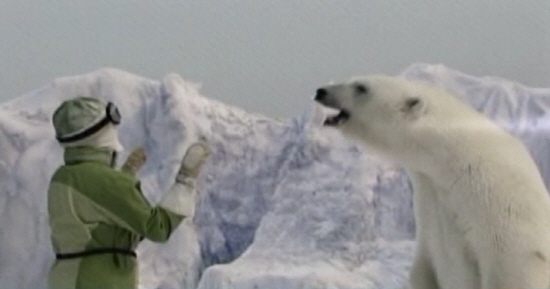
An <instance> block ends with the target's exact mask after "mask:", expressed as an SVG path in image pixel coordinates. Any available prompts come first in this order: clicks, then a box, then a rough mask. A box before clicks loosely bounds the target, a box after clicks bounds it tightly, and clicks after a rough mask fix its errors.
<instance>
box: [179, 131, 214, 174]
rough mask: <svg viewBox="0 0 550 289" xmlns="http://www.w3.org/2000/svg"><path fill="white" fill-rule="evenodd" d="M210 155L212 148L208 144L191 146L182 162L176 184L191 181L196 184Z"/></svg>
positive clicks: (199, 143) (197, 143) (201, 143)
mask: <svg viewBox="0 0 550 289" xmlns="http://www.w3.org/2000/svg"><path fill="white" fill-rule="evenodd" d="M209 155H210V147H209V146H208V143H206V142H203V141H199V142H196V143H194V144H192V145H191V146H189V148H188V149H187V151H186V152H185V155H184V156H183V160H182V161H181V166H180V169H179V170H178V174H177V175H176V182H178V183H181V184H187V183H188V182H189V181H191V182H194V180H195V179H196V178H197V176H198V175H199V173H200V170H201V168H202V165H203V164H204V162H205V161H206V158H208V156H209Z"/></svg>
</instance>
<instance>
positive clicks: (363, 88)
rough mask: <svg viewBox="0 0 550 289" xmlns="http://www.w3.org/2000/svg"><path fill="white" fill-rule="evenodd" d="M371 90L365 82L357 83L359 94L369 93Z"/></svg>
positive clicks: (356, 87)
mask: <svg viewBox="0 0 550 289" xmlns="http://www.w3.org/2000/svg"><path fill="white" fill-rule="evenodd" d="M368 91H369V90H368V89H367V87H366V86H365V85H363V84H356V85H355V92H356V93H357V94H365V93H367V92H368Z"/></svg>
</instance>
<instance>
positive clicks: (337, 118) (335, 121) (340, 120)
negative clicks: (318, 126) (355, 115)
mask: <svg viewBox="0 0 550 289" xmlns="http://www.w3.org/2000/svg"><path fill="white" fill-rule="evenodd" d="M349 117H350V115H349V113H348V112H347V111H345V110H342V111H340V113H338V114H337V115H333V116H329V117H327V118H326V119H325V122H324V123H323V125H325V126H340V125H342V124H344V123H345V122H346V121H347V120H348V119H349Z"/></svg>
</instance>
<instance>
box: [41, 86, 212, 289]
mask: <svg viewBox="0 0 550 289" xmlns="http://www.w3.org/2000/svg"><path fill="white" fill-rule="evenodd" d="M120 120H121V117H120V113H119V111H118V109H117V107H116V106H115V105H114V104H113V103H105V102H103V101H101V100H99V99H96V98H91V97H77V98H75V99H72V100H68V101H65V102H63V103H62V104H61V105H60V106H59V107H58V108H57V109H56V111H55V112H54V114H53V119H52V121H53V125H54V129H55V133H56V138H57V140H58V142H59V143H60V144H61V145H62V146H63V148H64V161H65V163H64V165H62V166H61V167H59V168H58V169H57V171H56V172H55V173H54V175H53V176H52V178H51V182H50V186H49V189H48V214H49V224H50V230H51V242H52V247H53V251H54V252H55V254H56V260H55V262H54V264H53V265H52V267H51V268H50V272H49V276H48V286H49V288H52V289H53V288H56V289H57V288H94V289H97V288H102V289H107V288H118V289H121V288H128V289H129V288H137V278H138V273H137V272H138V271H137V265H138V264H137V260H136V253H135V252H134V249H135V248H136V247H137V245H138V243H139V242H140V241H141V240H143V239H144V238H147V239H149V240H151V241H154V242H165V241H167V240H168V238H169V237H170V234H171V233H172V232H173V231H174V230H175V229H176V228H177V227H178V225H179V224H180V223H181V222H182V220H183V219H184V218H190V217H192V216H193V214H194V207H195V197H196V191H195V180H196V178H197V176H198V175H199V172H200V170H201V167H202V165H203V163H204V161H205V160H206V158H207V157H208V155H209V152H210V151H209V147H208V144H207V143H206V142H203V141H199V142H197V143H194V144H192V145H191V146H190V147H189V148H188V150H187V152H186V153H185V155H184V157H183V160H182V162H181V166H180V169H179V171H178V173H177V176H176V180H175V183H174V185H173V186H172V188H171V189H170V190H169V192H168V193H167V194H166V196H165V197H164V199H163V200H162V201H161V203H160V204H159V205H157V206H152V205H151V204H150V203H149V202H148V201H147V200H146V199H145V197H144V196H143V194H142V192H141V189H140V183H139V181H137V180H136V179H135V178H134V177H133V176H132V175H131V174H129V173H125V172H122V171H119V170H117V169H115V164H116V156H117V153H118V152H119V151H121V149H122V146H121V144H120V142H119V140H118V135H117V130H116V126H117V125H118V124H119V123H120Z"/></svg>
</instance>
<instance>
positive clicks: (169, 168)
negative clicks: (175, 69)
mask: <svg viewBox="0 0 550 289" xmlns="http://www.w3.org/2000/svg"><path fill="white" fill-rule="evenodd" d="M402 75H403V76H405V77H407V78H411V79H421V80H423V81H428V82H431V83H433V84H435V85H438V86H440V87H443V88H444V89H448V90H449V91H451V92H454V93H456V94H457V95H459V97H461V98H462V99H463V100H465V101H467V102H469V103H471V104H472V105H473V106H474V107H475V108H476V109H478V110H480V111H482V112H483V113H485V114H487V115H489V116H490V117H492V118H493V119H495V120H496V121H497V122H498V123H499V124H501V125H502V126H503V127H504V128H506V129H508V130H509V131H511V132H512V133H514V134H515V135H517V136H518V137H520V138H521V139H522V140H523V141H524V142H525V143H526V144H527V145H528V147H529V149H530V150H531V152H532V153H533V155H534V156H535V159H536V160H537V162H538V165H539V166H540V168H541V171H542V172H543V175H544V176H545V179H546V180H547V181H548V180H550V176H548V173H549V170H548V168H549V165H550V164H549V163H548V162H549V161H550V158H549V157H548V153H547V150H548V149H547V147H548V146H545V144H546V143H547V140H546V138H547V137H546V136H547V135H548V134H546V133H544V132H546V130H547V126H546V123H547V121H546V119H547V117H546V113H545V112H546V110H547V109H548V107H549V105H548V104H549V102H548V101H549V98H550V90H549V89H532V88H526V87H523V86H521V85H519V84H516V83H513V82H510V81H506V80H502V79H495V78H476V77H472V76H468V75H465V74H462V73H460V72H456V71H453V70H451V69H448V68H446V67H445V66H442V65H427V64H414V65H412V66H410V67H409V68H407V69H406V70H404V71H403V73H402ZM77 95H89V96H95V97H98V98H101V99H105V100H109V101H113V102H115V103H116V104H117V105H118V106H119V107H120V110H121V113H122V115H123V122H122V124H121V126H120V134H121V142H122V144H123V145H124V147H125V152H124V153H123V154H122V155H121V162H122V160H124V158H125V157H126V155H127V154H128V152H129V151H131V150H132V149H133V148H135V147H138V146H144V147H145V149H146V153H147V162H146V164H145V166H144V167H143V168H142V170H141V171H140V172H139V174H138V177H139V178H140V179H141V180H142V186H143V189H144V193H145V195H146V197H147V198H148V199H149V200H150V201H151V202H158V201H159V200H160V199H161V198H162V196H163V193H164V192H165V191H166V190H167V189H168V187H169V186H170V185H171V184H172V180H173V178H174V176H175V173H176V170H177V167H178V164H179V160H180V159H181V157H182V155H183V153H184V151H185V149H186V148H187V146H188V145H189V144H190V143H192V142H193V141H196V140H198V139H200V138H204V139H206V140H207V141H208V142H210V143H211V145H212V156H211V157H210V158H209V160H208V162H207V163H206V166H205V170H204V173H203V174H201V176H200V179H199V180H198V188H199V192H200V195H201V199H200V201H199V203H198V208H197V215H196V217H195V218H194V219H193V220H186V221H185V222H184V223H183V224H182V225H181V226H180V227H179V228H178V229H177V230H176V232H174V235H173V236H172V237H171V238H170V240H169V242H168V243H166V244H162V245H157V244H154V243H151V242H148V241H144V242H142V244H140V246H139V248H138V255H139V261H140V287H141V288H196V287H199V288H205V289H206V288H208V289H214V288H350V289H351V288H381V287H404V285H405V284H406V279H407V275H408V270H409V267H410V263H411V258H412V253H413V247H414V219H413V214H412V199H411V194H412V193H411V190H410V185H409V182H408V179H407V177H406V176H405V174H404V173H403V171H402V170H400V169H397V168H394V167H391V166H388V165H386V164H381V163H379V162H377V161H375V160H374V159H372V158H370V157H369V156H367V155H365V154H364V153H363V152H362V151H361V150H360V149H359V148H358V147H357V146H356V145H354V144H351V143H349V142H347V141H346V140H345V139H343V138H342V137H341V136H340V135H339V134H338V133H337V132H335V131H334V130H330V129H322V128H320V125H319V124H320V123H321V122H322V119H323V115H324V111H323V109H321V108H320V107H318V106H316V105H314V104H312V106H311V108H310V109H309V110H308V111H306V112H304V114H303V115H300V116H297V117H295V118H292V119H289V120H286V121H277V120H274V119H271V118H267V117H264V116H261V115H257V114H251V113H248V112H245V111H243V110H241V109H239V108H236V107H231V106H228V105H225V104H223V103H220V102H217V101H213V100H211V99H208V98H205V97H203V96H201V95H200V93H199V87H198V86H197V85H195V84H192V83H189V82H186V81H184V80H183V79H182V78H181V77H180V76H178V75H174V74H171V75H167V76H166V77H164V78H163V79H161V80H150V79H145V78H142V77H139V76H135V75H132V74H129V73H127V72H124V71H120V70H116V69H101V70H98V71H95V72H92V73H90V74H86V75H79V76H71V77H63V78H59V79H56V80H55V81H53V82H52V83H51V84H50V85H47V86H45V87H43V88H41V89H38V90H35V91H32V92H30V93H28V94H26V95H24V96H22V97H21V98H19V99H16V100H14V101H11V102H7V103H4V104H2V105H0V147H1V148H2V149H1V150H0V184H2V185H1V186H0V284H2V285H3V287H7V288H8V287H9V288H12V287H13V288H45V281H46V276H47V271H48V269H49V266H50V264H51V262H52V261H53V258H54V256H53V253H52V251H51V247H50V241H49V229H48V222H47V213H46V188H47V185H48V181H49V178H50V176H51V175H52V174H53V172H54V170H55V169H56V168H57V167H58V166H59V165H61V162H62V150H61V148H60V147H59V146H58V145H57V143H56V141H55V139H54V132H53V128H52V127H51V114H52V113H53V110H54V109H55V108H56V107H57V106H58V105H59V104H60V102H61V101H63V100H65V99H69V98H72V97H75V96H77Z"/></svg>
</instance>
